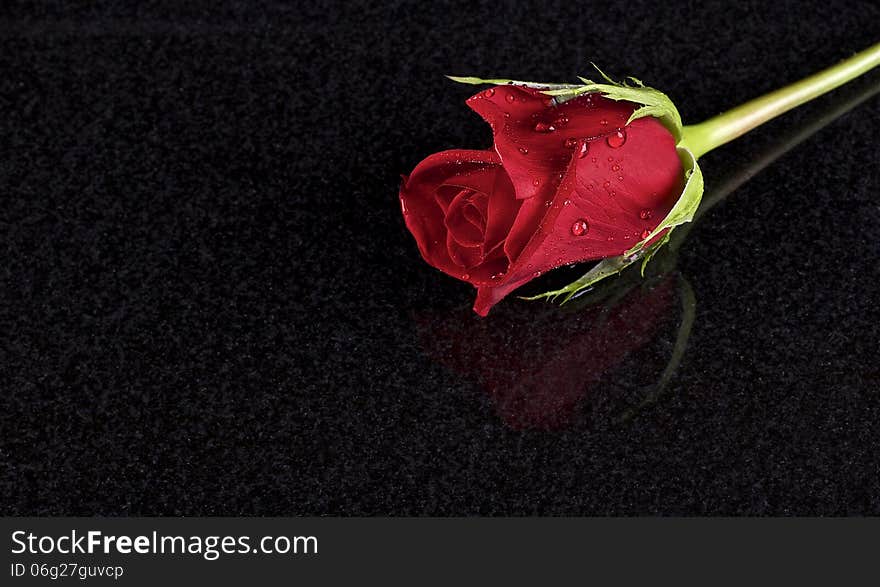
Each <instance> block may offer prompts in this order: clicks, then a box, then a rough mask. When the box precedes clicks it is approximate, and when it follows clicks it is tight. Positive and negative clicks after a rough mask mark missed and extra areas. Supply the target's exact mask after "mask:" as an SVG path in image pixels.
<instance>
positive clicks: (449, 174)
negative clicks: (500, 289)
mask: <svg viewBox="0 0 880 587" xmlns="http://www.w3.org/2000/svg"><path fill="white" fill-rule="evenodd" d="M500 163H501V161H500V158H499V157H498V154H497V153H495V152H494V151H471V150H451V151H443V152H441V153H435V154H433V155H430V156H429V157H427V158H425V159H424V160H423V161H422V162H421V163H419V164H418V165H417V166H416V168H415V169H414V170H413V172H412V174H411V175H410V176H409V177H408V178H404V182H403V185H402V186H401V188H400V203H401V208H402V209H403V215H404V220H405V222H406V226H407V228H408V229H409V231H410V232H411V233H412V235H413V236H414V237H415V239H416V243H417V244H418V247H419V251H420V252H421V254H422V257H423V258H424V259H425V261H427V262H428V263H429V264H430V265H432V266H434V267H436V268H437V269H440V270H441V271H443V272H444V273H447V274H448V275H450V276H452V277H456V278H458V279H463V280H465V281H469V282H471V283H474V284H477V283H489V282H490V281H491V277H492V276H493V275H498V274H502V273H504V272H505V271H506V270H507V267H508V265H509V260H508V259H507V258H506V257H505V256H504V253H503V251H502V250H501V247H500V246H499V245H500V244H501V243H502V242H503V239H504V238H505V237H506V235H507V232H508V231H509V228H510V226H511V225H512V224H513V221H514V218H515V217H516V212H517V210H518V209H519V206H520V202H519V201H518V200H516V198H515V197H514V194H513V186H512V185H511V184H510V180H509V179H508V178H507V174H506V173H505V172H504V169H503V168H502V167H501V164H500ZM473 192H480V193H481V194H486V195H488V198H486V197H485V196H482V197H479V198H476V199H474V200H473V206H469V207H468V210H466V211H465V210H458V211H456V209H455V206H459V207H461V206H462V205H463V204H464V202H463V201H461V202H458V203H457V204H454V202H455V200H456V198H459V197H462V198H466V197H467V194H468V193H473ZM462 194H464V195H462ZM471 207H472V208H473V209H470V208H471ZM450 211H451V212H452V213H455V214H456V215H457V216H456V217H455V219H454V220H453V222H456V223H457V224H456V225H455V226H454V228H453V230H452V231H449V230H447V226H446V218H447V216H449V215H452V214H451V212H450ZM458 212H461V214H458ZM481 222H482V223H484V224H485V235H484V238H483V239H482V242H479V243H478V242H476V239H475V236H474V234H472V232H471V231H470V227H473V226H474V225H475V223H481ZM453 236H454V237H458V239H459V240H456V238H453ZM496 280H497V279H496Z"/></svg>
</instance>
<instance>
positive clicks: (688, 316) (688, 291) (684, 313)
mask: <svg viewBox="0 0 880 587" xmlns="http://www.w3.org/2000/svg"><path fill="white" fill-rule="evenodd" d="M680 280H681V324H680V325H679V327H678V334H677V335H676V337H675V346H674V347H673V348H672V355H671V356H670V357H669V362H668V363H667V364H666V368H665V369H664V370H663V374H662V375H661V376H660V380H659V381H657V383H656V384H655V385H654V390H653V391H652V392H651V393H650V394H649V395H648V396H647V397H646V398H645V399H643V400H642V401H641V402H640V403H639V404H638V405H637V406H635V407H634V408H630V409H628V410H627V411H625V412H624V413H623V414H622V415H621V416H620V417H619V418H618V419H617V423H618V424H621V423H624V422H627V421H629V420H631V419H632V418H633V417H634V416H635V415H636V414H637V413H639V412H640V411H641V410H643V409H644V408H646V407H647V406H649V405H651V404H653V403H655V402H656V401H657V400H658V399H660V396H661V395H663V392H664V390H665V389H666V386H668V385H669V382H670V380H672V376H673V375H674V374H675V370H676V369H678V365H679V364H680V363H681V359H682V357H683V356H684V350H685V349H686V348H687V343H688V338H690V335H691V328H692V327H693V325H694V316H695V315H696V312H697V298H696V296H694V290H693V288H692V287H691V284H690V283H688V280H687V279H685V278H684V276H680Z"/></svg>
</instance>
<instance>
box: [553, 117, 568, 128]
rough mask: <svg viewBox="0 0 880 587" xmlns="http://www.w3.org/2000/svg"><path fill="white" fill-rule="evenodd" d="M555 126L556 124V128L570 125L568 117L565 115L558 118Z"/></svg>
mask: <svg viewBox="0 0 880 587" xmlns="http://www.w3.org/2000/svg"><path fill="white" fill-rule="evenodd" d="M553 124H555V125H556V126H565V125H566V124H568V116H566V115H565V114H563V115H562V116H560V117H559V118H557V119H556V120H555V121H553Z"/></svg>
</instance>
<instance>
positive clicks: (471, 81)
mask: <svg viewBox="0 0 880 587" xmlns="http://www.w3.org/2000/svg"><path fill="white" fill-rule="evenodd" d="M446 77H447V78H449V79H451V80H452V81H454V82H458V83H460V84H468V85H471V86H479V85H484V84H489V85H492V86H525V87H527V88H534V89H536V90H573V89H575V88H579V87H580V86H578V85H575V84H547V83H542V82H524V81H520V80H515V79H501V78H497V79H484V78H481V77H473V76H466V77H463V76H457V75H447V76H446Z"/></svg>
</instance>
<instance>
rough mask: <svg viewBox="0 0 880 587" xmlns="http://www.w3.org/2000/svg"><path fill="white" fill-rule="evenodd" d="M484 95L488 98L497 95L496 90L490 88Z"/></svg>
mask: <svg viewBox="0 0 880 587" xmlns="http://www.w3.org/2000/svg"><path fill="white" fill-rule="evenodd" d="M483 95H484V96H486V97H487V98H491V97H492V96H494V95H495V89H494V88H489V89H488V90H486V91H485V92H483Z"/></svg>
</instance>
